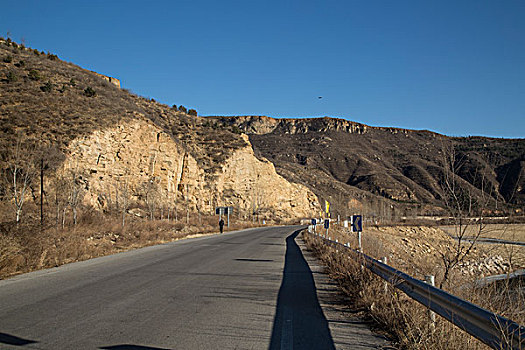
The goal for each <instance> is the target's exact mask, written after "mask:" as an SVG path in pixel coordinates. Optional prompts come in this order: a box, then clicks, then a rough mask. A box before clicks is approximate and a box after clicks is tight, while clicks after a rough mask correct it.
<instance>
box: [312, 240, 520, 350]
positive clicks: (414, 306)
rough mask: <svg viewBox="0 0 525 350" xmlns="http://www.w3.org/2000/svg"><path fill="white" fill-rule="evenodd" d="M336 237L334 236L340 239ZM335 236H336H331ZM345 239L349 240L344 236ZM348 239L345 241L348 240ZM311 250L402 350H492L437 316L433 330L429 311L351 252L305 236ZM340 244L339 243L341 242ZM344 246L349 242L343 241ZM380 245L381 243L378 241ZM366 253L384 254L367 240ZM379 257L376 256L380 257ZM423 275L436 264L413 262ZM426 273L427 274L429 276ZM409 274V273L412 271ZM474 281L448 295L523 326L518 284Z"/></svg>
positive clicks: (457, 286) (357, 305) (352, 301)
mask: <svg viewBox="0 0 525 350" xmlns="http://www.w3.org/2000/svg"><path fill="white" fill-rule="evenodd" d="M336 235H337V233H336V234H333V236H336ZM332 238H334V237H332ZM341 238H342V241H343V242H345V241H344V239H345V237H344V236H342V237H341ZM346 238H347V237H346ZM304 239H305V241H306V243H307V246H308V247H309V248H310V249H312V250H313V251H314V252H315V253H316V254H317V255H318V256H319V257H320V258H321V259H322V261H323V262H324V263H325V264H326V266H327V268H328V271H329V273H330V275H331V277H332V278H334V279H335V280H336V281H337V282H338V283H339V285H340V287H341V289H342V290H343V291H344V293H345V294H346V295H348V297H349V305H350V307H351V308H352V309H353V310H355V311H356V312H360V313H361V314H362V316H363V317H367V318H370V319H372V320H373V321H374V322H375V324H376V326H377V327H378V329H380V330H381V331H382V332H386V333H387V334H389V335H390V338H391V339H392V340H393V342H394V343H395V344H396V345H397V346H398V347H399V348H402V349H442V350H449V349H488V346H486V345H485V344H483V343H481V342H480V341H478V340H477V339H475V338H473V337H472V336H470V335H469V334H467V333H466V332H464V331H462V330H461V329H459V328H457V327H456V326H454V325H453V324H451V323H450V322H448V321H446V320H444V319H442V318H441V317H439V316H437V321H436V324H435V327H431V326H430V319H429V314H428V310H427V309H426V308H425V307H423V306H421V305H420V304H418V303H417V302H415V301H413V300H412V299H410V298H409V297H408V296H406V295H405V294H404V293H402V292H400V291H398V290H397V289H394V288H393V287H392V285H390V284H388V285H387V291H385V282H384V281H383V280H382V279H381V278H380V277H378V276H376V275H374V274H373V273H371V272H370V271H369V270H367V269H362V268H361V265H360V264H359V262H357V261H356V260H354V259H352V258H349V257H348V253H341V252H336V251H335V250H334V249H332V248H329V247H327V246H326V245H325V244H323V243H322V242H321V240H320V239H318V238H317V237H315V236H313V235H308V234H305V235H304ZM338 240H339V241H340V242H341V240H340V239H338ZM345 243H346V242H345ZM376 243H377V242H376ZM363 246H364V247H366V249H367V254H370V255H375V256H383V255H387V254H384V253H385V250H384V247H383V245H382V244H380V243H379V244H376V245H375V246H374V242H373V241H372V240H368V241H367V242H366V243H365V242H363ZM376 254H377V255H376ZM412 265H413V266H414V265H418V266H417V268H414V269H416V270H419V271H420V273H422V274H425V273H428V274H432V273H431V272H432V271H430V270H431V269H432V266H431V265H430V267H425V263H417V262H414V263H413V264H412ZM426 269H430V270H427V271H426V272H425V270H426ZM409 273H410V272H409ZM472 281H473V278H465V277H463V278H462V279H461V283H457V284H451V285H450V286H449V291H450V292H452V293H453V294H455V295H457V296H459V297H461V298H463V299H466V300H469V301H471V302H473V303H474V304H477V305H480V306H482V307H484V308H486V309H489V310H491V311H493V312H496V313H498V314H500V315H502V316H505V317H507V318H510V319H512V320H514V321H516V322H518V323H520V324H523V323H524V322H525V315H524V311H525V303H524V301H525V296H524V295H523V292H522V290H521V288H520V287H521V286H520V285H519V283H520V282H516V283H517V284H518V285H511V284H509V283H508V281H507V282H506V283H503V284H500V285H493V286H490V287H486V288H483V289H480V288H474V287H473V285H472V284H471V282H472Z"/></svg>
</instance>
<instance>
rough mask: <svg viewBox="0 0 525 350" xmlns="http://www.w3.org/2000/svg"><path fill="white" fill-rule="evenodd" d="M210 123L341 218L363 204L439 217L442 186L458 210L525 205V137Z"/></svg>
mask: <svg viewBox="0 0 525 350" xmlns="http://www.w3.org/2000/svg"><path fill="white" fill-rule="evenodd" d="M209 118H210V119H211V120H213V121H214V122H215V123H219V124H220V125H224V126H227V127H233V128H237V129H239V130H241V131H243V132H245V133H247V134H248V135H249V139H250V143H251V144H252V146H253V148H254V150H255V154H256V155H257V156H258V157H260V158H261V159H268V160H270V161H271V162H272V163H274V165H275V167H276V169H277V172H278V173H279V174H281V175H282V176H284V177H285V178H286V179H288V180H289V181H293V182H299V183H303V184H305V185H306V186H307V187H308V188H310V189H311V190H312V191H313V192H314V193H315V194H316V195H317V196H318V197H319V198H320V199H321V201H322V203H324V202H323V201H324V200H327V201H329V203H331V204H332V205H331V208H332V210H333V211H334V213H337V214H340V215H348V214H351V213H352V212H356V211H363V207H366V211H368V212H369V213H370V214H372V215H380V216H391V215H396V214H399V215H403V216H407V215H411V214H415V213H417V214H420V213H422V214H442V213H444V212H445V211H444V210H443V208H445V207H447V203H450V202H449V201H450V196H451V193H450V191H448V190H447V182H449V183H452V182H453V183H454V184H456V187H457V189H458V190H457V193H458V194H460V195H461V196H462V197H464V198H463V199H461V201H462V205H465V206H467V205H468V206H470V208H472V209H476V208H477V209H484V211H485V213H486V214H491V215H493V214H498V213H499V214H502V213H507V214H508V213H514V214H516V213H518V214H519V213H521V212H522V209H523V207H524V205H525V139H499V138H488V137H447V136H444V135H440V134H437V133H434V132H430V131H425V130H407V129H399V128H387V127H371V126H368V125H364V124H360V123H355V122H352V121H348V120H344V119H337V118H328V117H325V118H308V119H273V118H269V117H265V116H241V117H213V116H212V117H209ZM467 201H468V203H466V202H467ZM448 205H449V206H450V204H448Z"/></svg>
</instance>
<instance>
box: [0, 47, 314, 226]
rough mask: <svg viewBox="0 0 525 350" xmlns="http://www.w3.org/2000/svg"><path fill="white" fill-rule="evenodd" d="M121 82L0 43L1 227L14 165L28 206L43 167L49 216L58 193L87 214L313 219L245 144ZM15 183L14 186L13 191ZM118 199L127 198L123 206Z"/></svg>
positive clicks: (297, 195) (304, 200) (301, 197)
mask: <svg viewBox="0 0 525 350" xmlns="http://www.w3.org/2000/svg"><path fill="white" fill-rule="evenodd" d="M120 83H121V82H120V81H119V80H118V79H115V78H112V77H109V76H105V75H102V74H99V73H95V72H90V71H88V70H85V69H82V68H80V67H78V66H76V65H74V64H72V63H67V62H63V61H62V60H60V59H59V58H58V57H57V56H56V55H54V54H51V53H44V52H39V51H37V50H33V49H29V48H26V47H23V46H22V45H19V44H16V43H14V42H11V41H10V40H0V145H1V147H0V167H1V170H2V174H3V176H2V180H3V181H1V182H0V202H1V203H0V205H1V206H2V209H3V210H2V211H1V212H2V216H3V217H2V218H0V219H1V220H4V221H5V220H10V219H12V218H13V215H12V213H13V212H14V210H13V209H12V207H13V203H14V202H15V200H16V198H15V195H14V192H13V186H12V184H13V181H12V180H13V173H12V172H10V171H11V170H12V169H13V166H14V165H18V166H19V168H20V169H22V171H21V172H20V173H19V174H27V175H31V176H29V187H30V191H28V192H30V194H26V197H28V201H27V202H28V203H33V204H34V205H38V202H39V187H40V186H39V173H40V170H41V169H40V167H41V165H42V166H43V167H42V170H45V171H44V172H45V184H44V192H45V198H44V203H45V204H46V205H48V206H49V207H54V206H56V207H57V208H56V211H58V209H59V207H60V204H59V199H60V197H61V196H62V195H63V194H64V193H65V192H67V196H66V197H67V198H69V199H67V201H69V202H71V198H73V197H74V196H73V194H74V193H73V192H72V191H73V188H76V189H75V191H76V192H78V193H82V203H80V205H81V206H83V207H85V208H89V207H92V208H96V209H99V210H104V211H110V210H112V208H113V209H115V208H118V207H119V201H120V202H121V204H120V206H122V201H123V200H124V199H125V201H126V203H128V202H129V203H131V204H129V210H135V209H137V210H139V212H140V210H142V211H146V212H150V214H151V216H157V215H158V216H162V212H166V211H173V210H175V212H176V211H177V210H178V211H179V212H180V211H184V212H186V211H191V212H194V213H197V212H198V213H199V214H200V213H202V214H210V215H211V214H214V209H215V207H216V206H233V207H234V208H235V209H234V215H236V216H238V217H244V218H248V217H251V216H252V215H254V213H255V214H257V215H260V216H262V217H263V218H268V219H272V220H284V219H290V218H296V217H305V216H310V215H311V213H312V212H315V211H317V208H318V206H319V204H318V199H317V198H316V196H315V195H314V194H313V193H312V192H311V191H310V190H308V188H306V187H305V186H304V185H301V184H299V183H291V182H289V181H287V180H286V179H284V178H283V177H282V176H280V175H278V174H277V173H276V171H275V169H274V166H273V164H272V163H271V162H269V161H267V160H264V159H258V158H256V157H255V155H254V152H253V149H252V147H251V145H250V142H249V140H248V138H247V136H246V135H242V134H241V133H238V132H236V131H237V130H232V128H230V127H226V126H221V125H216V124H214V123H210V121H209V119H207V118H202V117H199V116H197V115H196V114H197V113H196V111H194V110H189V111H188V112H187V109H186V108H185V107H182V106H179V107H177V106H172V107H170V106H166V105H163V104H160V103H157V102H156V101H155V100H153V99H147V98H143V97H140V96H137V95H134V94H132V93H130V92H129V91H127V90H125V89H121V88H120ZM21 155H23V157H22V156H21ZM17 162H18V163H17ZM21 178H22V177H21V176H20V175H19V176H18V178H17V179H16V180H15V183H17V186H18V187H19V189H21V188H22V185H23V183H18V182H20V181H22V180H21ZM68 191H69V192H68ZM124 191H125V193H126V194H129V198H124V199H123V198H121V197H122V196H123V194H124ZM28 192H26V193H28ZM76 192H75V193H76ZM29 197H31V198H29ZM29 199H32V201H30V200H29ZM55 201H56V203H57V204H56V205H55ZM64 201H66V199H64ZM65 205H66V204H63V206H64V207H65ZM68 205H70V206H71V203H69V204H68ZM26 207H27V205H26ZM50 210H55V209H50ZM48 212H49V210H48ZM159 213H160V214H159ZM58 216H59V214H57V217H58Z"/></svg>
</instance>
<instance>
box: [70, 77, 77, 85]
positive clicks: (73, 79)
mask: <svg viewBox="0 0 525 350" xmlns="http://www.w3.org/2000/svg"><path fill="white" fill-rule="evenodd" d="M69 85H71V86H76V85H77V81H76V80H75V78H71V80H70V81H69Z"/></svg>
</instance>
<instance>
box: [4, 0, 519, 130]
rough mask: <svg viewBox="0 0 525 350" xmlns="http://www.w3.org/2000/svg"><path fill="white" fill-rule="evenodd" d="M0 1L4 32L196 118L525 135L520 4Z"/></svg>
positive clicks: (474, 1)
mask: <svg viewBox="0 0 525 350" xmlns="http://www.w3.org/2000/svg"><path fill="white" fill-rule="evenodd" d="M1 10H2V11H0V35H1V36H4V37H5V36H6V34H7V32H9V33H10V36H11V38H12V39H13V40H15V41H17V42H20V41H22V39H23V40H24V41H25V44H26V46H30V47H32V48H37V49H40V50H45V51H50V52H52V53H56V54H57V55H58V56H59V57H60V58H61V59H63V60H66V61H70V62H73V63H75V64H78V65H80V66H81V67H84V68H87V69H90V70H94V71H97V72H99V73H103V74H107V75H110V76H114V77H117V78H119V79H121V81H122V86H123V87H124V88H128V89H130V90H131V91H133V92H135V93H137V94H139V95H142V96H146V97H152V98H155V99H156V100H157V101H160V102H163V103H166V104H169V105H172V104H177V105H180V104H183V105H185V106H186V107H189V108H195V109H197V111H198V112H199V114H200V115H267V116H272V117H294V118H295V117H312V116H333V117H340V118H345V119H349V120H353V121H358V122H362V123H365V124H368V125H375V126H395V127H403V128H410V129H428V130H432V131H436V132H440V133H444V134H447V135H458V136H459V135H461V136H467V135H487V136H496V137H522V138H523V137H525V20H524V18H525V1H522V0H518V1H512V0H505V1H496V0H493V1H483V0H470V1H445V0H443V1H373V0H368V1H365V0H363V1H307V0H304V1H291V0H289V1H287V0H282V1H250V0H244V1H228V0H224V1H211V0H210V1H199V0H194V1H98V0H91V1H24V0H20V1H3V2H2V5H1ZM319 96H322V97H323V98H322V99H319V98H318V97H319Z"/></svg>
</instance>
